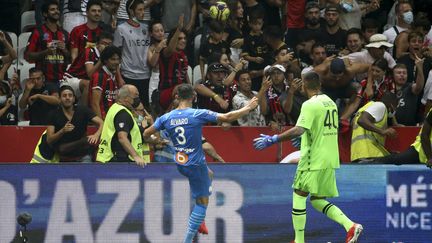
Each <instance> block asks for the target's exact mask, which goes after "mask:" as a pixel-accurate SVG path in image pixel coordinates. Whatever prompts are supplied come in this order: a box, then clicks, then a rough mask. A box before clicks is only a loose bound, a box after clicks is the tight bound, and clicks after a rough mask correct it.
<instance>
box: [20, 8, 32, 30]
mask: <svg viewBox="0 0 432 243" xmlns="http://www.w3.org/2000/svg"><path fill="white" fill-rule="evenodd" d="M35 26H36V19H35V11H26V12H24V13H23V14H22V15H21V32H26V31H29V30H30V29H31V28H33V27H35Z"/></svg>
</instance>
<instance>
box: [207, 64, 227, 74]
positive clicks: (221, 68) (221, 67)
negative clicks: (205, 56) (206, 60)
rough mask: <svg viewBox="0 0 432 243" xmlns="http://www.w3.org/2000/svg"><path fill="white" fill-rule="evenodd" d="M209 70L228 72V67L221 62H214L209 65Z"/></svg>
mask: <svg viewBox="0 0 432 243" xmlns="http://www.w3.org/2000/svg"><path fill="white" fill-rule="evenodd" d="M207 72H228V69H227V68H226V67H225V66H224V65H222V64H220V63H217V62H215V63H212V64H210V65H209V66H208V68H207Z"/></svg>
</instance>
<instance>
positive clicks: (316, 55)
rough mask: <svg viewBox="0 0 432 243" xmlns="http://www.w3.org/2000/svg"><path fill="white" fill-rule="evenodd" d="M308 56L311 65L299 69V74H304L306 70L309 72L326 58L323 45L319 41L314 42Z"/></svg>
mask: <svg viewBox="0 0 432 243" xmlns="http://www.w3.org/2000/svg"><path fill="white" fill-rule="evenodd" d="M310 58H311V60H312V65H311V66H309V67H306V68H303V70H302V71H301V74H302V75H303V74H305V73H307V72H310V71H312V70H313V69H314V67H316V66H318V65H320V64H321V63H323V62H324V60H325V59H326V58H327V52H326V49H325V46H324V45H323V44H321V43H315V44H313V46H312V48H311V54H310Z"/></svg>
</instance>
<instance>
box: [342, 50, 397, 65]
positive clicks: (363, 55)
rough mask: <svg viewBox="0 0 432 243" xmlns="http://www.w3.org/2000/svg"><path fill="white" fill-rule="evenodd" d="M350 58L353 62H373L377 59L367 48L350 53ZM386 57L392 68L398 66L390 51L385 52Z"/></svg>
mask: <svg viewBox="0 0 432 243" xmlns="http://www.w3.org/2000/svg"><path fill="white" fill-rule="evenodd" d="M348 58H349V59H350V61H351V62H353V63H366V64H372V63H373V62H374V61H375V59H374V58H373V57H372V56H371V55H370V54H369V52H368V51H367V50H363V51H359V52H354V53H351V54H349V55H348ZM384 59H386V60H387V62H388V67H389V68H390V69H393V67H394V66H396V62H395V60H394V59H393V57H392V56H391V55H390V54H389V53H388V52H384Z"/></svg>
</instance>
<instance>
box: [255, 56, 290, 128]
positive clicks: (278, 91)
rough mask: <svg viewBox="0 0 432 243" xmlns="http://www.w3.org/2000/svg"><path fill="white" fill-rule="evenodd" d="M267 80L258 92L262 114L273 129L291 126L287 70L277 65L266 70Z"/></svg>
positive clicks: (264, 80) (264, 79)
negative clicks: (287, 106) (287, 108)
mask: <svg viewBox="0 0 432 243" xmlns="http://www.w3.org/2000/svg"><path fill="white" fill-rule="evenodd" d="M265 72H266V73H265V78H263V84H262V86H261V89H260V90H259V92H258V95H257V97H258V100H259V106H260V109H261V113H262V114H263V115H265V117H266V120H267V122H268V123H269V124H270V125H271V126H272V128H275V129H276V128H279V127H281V126H285V125H287V124H289V119H288V112H286V108H285V107H286V105H287V103H288V102H287V99H288V85H287V83H285V81H286V77H285V72H286V69H285V68H284V67H283V66H282V65H280V64H275V65H273V66H271V67H270V68H267V69H266V70H265Z"/></svg>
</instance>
